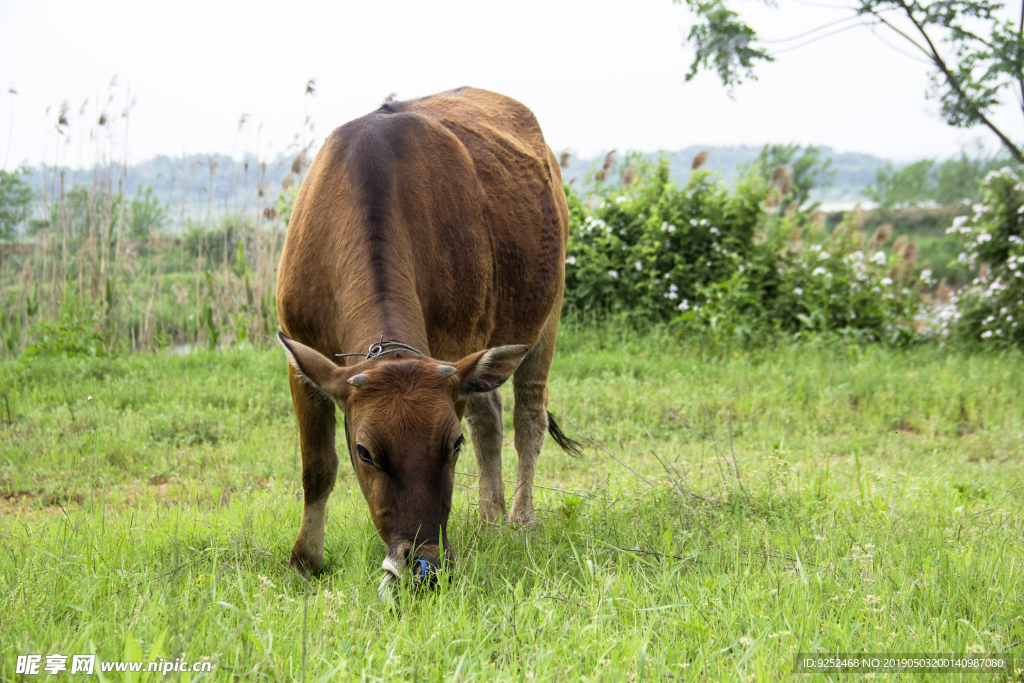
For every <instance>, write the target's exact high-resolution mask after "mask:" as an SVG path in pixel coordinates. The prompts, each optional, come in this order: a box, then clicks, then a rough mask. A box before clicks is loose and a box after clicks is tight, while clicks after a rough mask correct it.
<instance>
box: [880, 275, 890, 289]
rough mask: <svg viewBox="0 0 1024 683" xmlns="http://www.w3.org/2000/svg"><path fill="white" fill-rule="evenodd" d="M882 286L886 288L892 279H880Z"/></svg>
mask: <svg viewBox="0 0 1024 683" xmlns="http://www.w3.org/2000/svg"><path fill="white" fill-rule="evenodd" d="M882 284H883V285H885V286H886V287H888V286H889V285H891V284H892V278H889V277H883V278H882Z"/></svg>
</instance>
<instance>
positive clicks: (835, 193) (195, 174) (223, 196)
mask: <svg viewBox="0 0 1024 683" xmlns="http://www.w3.org/2000/svg"><path fill="white" fill-rule="evenodd" d="M702 151H707V152H709V156H708V160H707V162H706V163H705V164H704V168H706V169H709V170H711V171H716V172H718V173H721V174H722V177H723V178H724V179H725V181H726V182H732V181H733V180H734V179H735V178H736V174H737V169H738V168H739V167H740V166H742V165H744V164H749V163H750V162H752V161H753V160H754V159H755V158H757V155H758V154H759V153H760V151H761V148H760V147H748V146H743V147H703V146H699V145H694V146H691V147H687V148H686V149H682V150H678V151H675V152H660V153H651V154H647V155H646V156H647V157H648V158H650V159H651V160H656V159H657V158H658V156H659V154H665V155H666V156H668V157H669V159H670V162H669V165H670V168H671V173H672V178H673V180H675V182H678V183H685V182H686V180H687V178H689V176H690V173H691V171H690V164H691V162H692V161H693V157H694V156H696V155H697V154H698V153H699V152H702ZM821 152H822V156H823V157H824V158H829V157H831V159H832V168H833V169H834V170H835V171H836V176H835V182H834V183H833V185H832V186H831V187H827V188H821V189H819V190H817V191H816V192H815V193H814V194H813V195H812V197H813V198H814V199H815V200H817V201H822V202H825V203H826V204H839V203H850V204H852V203H853V202H856V201H862V200H864V197H863V195H861V194H860V193H861V192H862V190H863V189H864V186H865V185H867V184H868V183H870V182H872V181H873V180H874V179H875V170H876V169H877V168H878V167H879V166H881V165H882V164H884V163H885V162H886V160H885V159H882V158H880V157H876V156H872V155H870V154H856V153H842V154H839V153H836V152H834V151H833V150H832V149H831V148H828V147H822V148H821ZM623 157H624V155H623V154H621V153H616V154H615V155H614V158H615V159H616V160H617V161H619V162H621V160H622V159H623ZM603 160H604V155H603V154H602V155H600V156H598V157H595V158H593V159H583V158H580V157H577V156H571V157H570V158H569V167H568V168H565V169H562V177H563V179H564V180H565V182H567V183H568V182H572V184H573V186H574V187H576V188H577V189H583V190H584V191H585V190H586V188H585V180H586V175H587V172H588V171H590V170H592V169H594V168H597V167H598V165H599V164H600V163H601V162H602V161H603ZM265 163H266V166H265V168H266V170H265V177H264V185H265V197H264V203H263V206H267V205H269V204H273V202H274V201H275V200H276V199H277V195H278V193H279V192H280V188H281V180H282V179H283V178H284V176H285V175H286V174H287V173H288V172H289V170H290V168H291V163H292V159H291V157H285V156H278V157H277V158H275V159H273V160H269V161H266V162H265ZM211 165H212V166H213V167H214V168H213V175H212V193H213V197H212V201H211V198H210V190H211V174H210V166H211ZM621 170H622V169H621V163H620V164H618V166H617V167H616V169H615V172H613V174H612V175H613V177H614V178H617V177H619V175H618V173H619V172H621ZM62 173H63V183H64V189H65V191H67V190H70V189H71V188H72V187H74V186H75V185H83V184H84V185H88V184H90V183H91V182H92V180H93V177H94V171H93V170H91V169H90V170H80V171H75V170H72V169H68V168H63V169H56V170H55V169H53V168H52V167H51V168H47V169H46V170H45V173H44V171H43V169H41V168H37V169H35V171H34V173H33V174H32V175H31V176H29V177H28V178H27V181H28V183H29V185H31V186H32V189H33V190H34V191H35V192H36V194H37V196H39V197H41V196H42V191H43V186H44V183H45V185H46V191H47V195H48V196H49V197H53V196H56V195H59V194H60V188H61V174H62ZM256 179H257V168H256V160H255V159H254V158H252V157H248V158H245V159H242V160H237V159H232V158H231V157H229V156H225V155H218V154H214V155H200V154H193V155H191V156H187V157H184V158H180V157H178V158H171V157H166V156H157V157H154V158H152V159H149V160H147V161H143V162H140V163H137V164H134V165H132V166H129V167H128V170H127V174H126V180H127V182H126V188H127V193H128V195H129V196H131V195H134V194H135V191H136V189H137V188H140V187H141V188H146V187H152V188H153V194H154V195H155V196H156V197H157V198H158V199H159V200H160V201H162V202H164V203H165V204H168V205H169V206H170V211H169V212H168V215H169V217H170V219H171V225H172V226H178V225H179V224H181V223H182V222H183V221H187V220H193V221H204V220H205V219H206V217H207V215H208V214H212V217H213V219H214V220H216V219H218V218H219V217H220V216H222V215H224V214H226V213H233V212H237V211H242V210H245V211H247V212H255V211H256V207H257V203H258V202H257V199H258V197H257V187H256ZM115 186H117V182H116V181H115Z"/></svg>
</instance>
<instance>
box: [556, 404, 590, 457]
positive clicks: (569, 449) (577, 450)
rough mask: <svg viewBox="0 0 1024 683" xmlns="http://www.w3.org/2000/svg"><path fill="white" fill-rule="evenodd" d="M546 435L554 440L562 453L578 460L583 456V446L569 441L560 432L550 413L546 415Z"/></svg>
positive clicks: (571, 440) (563, 433)
mask: <svg viewBox="0 0 1024 683" xmlns="http://www.w3.org/2000/svg"><path fill="white" fill-rule="evenodd" d="M548 434H550V435H551V438H552V439H554V440H555V443H557V444H558V445H559V447H561V449H562V450H563V451H565V452H566V453H568V454H569V455H571V456H572V457H574V458H578V457H580V456H581V455H583V444H581V443H580V442H579V441H576V440H574V439H570V438H569V437H567V436H566V435H565V432H563V431H562V428H561V427H559V426H558V421H557V420H555V416H554V415H552V414H551V413H550V412H549V413H548Z"/></svg>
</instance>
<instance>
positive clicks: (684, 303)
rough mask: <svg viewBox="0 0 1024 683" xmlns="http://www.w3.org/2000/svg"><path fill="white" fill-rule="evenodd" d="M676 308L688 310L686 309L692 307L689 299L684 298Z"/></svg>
mask: <svg viewBox="0 0 1024 683" xmlns="http://www.w3.org/2000/svg"><path fill="white" fill-rule="evenodd" d="M676 308H678V309H679V310H680V311H686V310H689V308H690V302H689V301H687V300H686V299H683V300H682V301H680V302H679V305H678V306H676Z"/></svg>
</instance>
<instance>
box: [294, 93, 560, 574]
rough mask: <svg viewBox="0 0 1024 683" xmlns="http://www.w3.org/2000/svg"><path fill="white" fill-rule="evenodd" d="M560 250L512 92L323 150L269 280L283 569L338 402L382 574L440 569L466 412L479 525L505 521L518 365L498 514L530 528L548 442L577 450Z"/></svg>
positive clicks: (314, 498) (387, 111)
mask: <svg viewBox="0 0 1024 683" xmlns="http://www.w3.org/2000/svg"><path fill="white" fill-rule="evenodd" d="M567 240H568V210H567V207H566V202H565V195H564V194H563V191H562V178H561V173H560V172H559V168H558V162H557V160H556V159H555V157H554V155H553V154H552V152H551V150H550V149H549V148H548V146H547V144H546V143H545V142H544V137H543V135H542V134H541V130H540V126H539V125H538V124H537V120H536V119H535V118H534V116H533V113H532V112H531V111H530V110H529V109H527V108H526V107H524V106H523V105H522V104H520V103H519V102H516V101H515V100H512V99H510V98H508V97H504V96H502V95H498V94H495V93H491V92H487V91H485V90H477V89H475V88H459V89H458V90H451V91H448V92H445V93H441V94H439V95H433V96H430V97H424V98H421V99H417V100H410V101H408V102H394V103H386V104H384V105H383V106H382V107H381V108H380V109H378V110H377V111H375V112H373V113H371V114H368V115H366V116H364V117H362V118H360V119H356V120H355V121H351V122H349V123H347V124H345V125H344V126H342V127H340V128H338V129H337V130H335V131H334V132H333V133H332V134H331V136H330V137H329V138H327V140H326V141H325V142H324V145H323V147H322V149H321V150H320V152H319V153H318V154H317V156H316V159H315V160H314V161H313V164H312V166H311V167H310V169H309V174H308V175H307V177H306V179H305V180H304V181H303V183H302V189H301V190H300V192H299V195H298V198H297V200H296V202H295V209H294V211H293V213H292V218H291V222H290V225H289V228H288V236H287V239H286V241H285V246H284V253H283V255H282V256H281V266H280V274H279V277H278V294H277V310H278V316H279V318H280V321H281V328H282V330H283V332H284V334H282V335H280V339H281V342H282V344H284V347H285V350H286V352H287V356H288V360H289V363H290V366H291V368H293V369H294V371H291V372H290V373H289V384H290V387H291V394H292V402H293V403H294V405H295V414H296V417H297V418H298V423H299V439H300V444H301V449H302V486H303V490H304V491H305V504H304V508H303V512H302V525H301V526H300V528H299V535H298V538H297V539H296V541H295V546H294V548H293V549H292V555H291V563H292V565H293V566H295V567H296V568H298V569H299V570H300V571H302V572H304V573H305V572H309V571H316V570H318V569H319V568H320V566H321V564H322V562H323V548H324V522H325V515H326V510H327V497H328V496H329V495H330V493H331V490H332V489H333V487H334V480H335V475H336V474H337V470H338V456H337V453H336V451H335V445H334V438H335V437H334V434H335V412H334V406H335V404H336V405H337V406H338V407H340V408H341V410H342V412H343V413H344V415H345V427H346V439H347V441H348V444H347V448H348V451H349V457H350V459H351V461H352V466H353V468H354V469H355V472H356V477H357V479H358V480H359V486H360V488H361V489H362V491H363V496H364V497H365V498H366V502H367V504H368V505H369V508H370V515H371V516H372V518H373V523H374V525H375V526H376V528H377V533H378V534H380V537H381V539H382V540H383V541H384V544H385V545H386V546H387V553H386V556H385V559H384V563H383V567H384V569H385V570H387V571H388V572H390V573H392V574H393V575H394V576H395V577H398V578H402V577H403V576H404V575H406V574H408V573H409V571H408V563H409V562H410V561H411V560H414V559H415V560H425V563H424V562H417V563H416V564H417V566H419V567H425V568H426V569H427V570H428V571H429V570H431V569H432V568H435V567H437V566H438V565H439V564H440V563H441V562H442V560H450V559H451V545H450V544H449V542H448V539H447V537H446V536H447V534H446V527H447V523H448V514H449V512H450V511H451V501H452V486H453V483H454V475H455V463H456V460H457V459H458V456H459V449H460V448H461V446H462V443H463V437H462V433H461V428H460V424H461V420H462V417H463V414H465V416H466V422H467V423H468V425H469V432H470V435H471V437H472V439H473V450H474V452H475V455H476V460H477V467H478V469H479V473H480V479H479V486H480V511H481V515H482V517H483V519H484V520H486V521H488V522H495V521H497V520H498V519H499V518H501V517H502V516H503V515H504V513H505V495H504V485H503V483H502V475H501V439H502V436H501V435H502V408H501V396H500V394H499V393H498V387H499V386H500V385H501V384H502V383H503V382H504V381H505V380H506V379H508V378H509V376H510V375H512V373H513V371H514V372H515V378H514V380H513V386H514V393H515V413H514V419H513V424H514V426H515V447H516V451H517V453H518V455H519V472H518V476H517V480H518V485H517V488H516V490H515V494H514V496H513V501H512V509H511V511H510V513H509V518H510V520H511V521H512V522H515V523H529V522H531V521H532V520H533V519H534V512H533V478H534V472H535V468H536V464H537V456H538V454H539V453H540V449H541V445H542V444H543V442H544V436H545V432H548V431H550V432H551V434H552V436H553V437H554V438H555V439H556V441H557V442H558V443H559V445H561V446H562V447H563V448H566V449H568V450H574V449H575V447H576V446H577V444H576V443H575V442H573V441H572V440H570V439H567V438H566V437H565V436H564V435H563V434H562V433H561V432H560V431H559V429H558V425H557V424H556V423H555V421H554V418H553V417H552V416H551V415H550V414H549V413H548V412H547V410H546V406H547V387H546V385H547V378H548V371H549V369H550V366H551V358H552V355H553V353H554V350H555V336H556V333H557V331H558V318H559V314H560V311H561V306H562V290H563V287H564V278H565V249H566V242H567ZM286 335H287V336H286ZM375 342H376V344H374V343H375ZM371 345H373V347H372V349H371V351H372V352H373V353H371V354H367V352H366V351H361V352H359V353H354V352H357V351H360V350H362V349H367V348H368V347H370V346H371ZM345 353H349V354H352V355H349V356H345V355H341V354H345ZM356 356H358V357H356ZM335 359H337V360H335ZM343 360H344V362H346V363H345V364H342V365H340V366H339V363H343Z"/></svg>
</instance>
